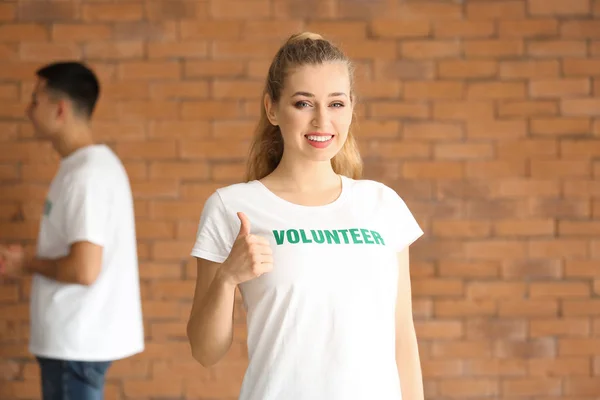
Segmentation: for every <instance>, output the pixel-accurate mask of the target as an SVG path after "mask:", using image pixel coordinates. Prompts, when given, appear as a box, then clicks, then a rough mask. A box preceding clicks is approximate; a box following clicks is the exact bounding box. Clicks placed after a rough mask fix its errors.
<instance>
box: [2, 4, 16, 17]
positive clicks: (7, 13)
mask: <svg viewBox="0 0 600 400" xmlns="http://www.w3.org/2000/svg"><path fill="white" fill-rule="evenodd" d="M16 6H17V5H16V4H0V21H12V20H14V19H15V18H16V16H17V7H16Z"/></svg>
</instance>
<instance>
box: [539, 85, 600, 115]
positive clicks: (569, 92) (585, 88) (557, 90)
mask: <svg viewBox="0 0 600 400" xmlns="http://www.w3.org/2000/svg"><path fill="white" fill-rule="evenodd" d="M590 93H591V84H590V81H589V80H588V79H577V78H573V79H554V80H548V79H543V80H542V79H540V80H537V79H536V80H534V81H531V82H530V83H529V94H530V95H531V96H532V97H537V98H564V97H573V96H584V95H587V94H590ZM566 104H567V105H568V104H569V103H568V102H567V103H566ZM565 106H566V105H565V103H562V104H561V109H562V111H563V112H565Z"/></svg>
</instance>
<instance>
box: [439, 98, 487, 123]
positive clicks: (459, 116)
mask: <svg viewBox="0 0 600 400" xmlns="http://www.w3.org/2000/svg"><path fill="white" fill-rule="evenodd" d="M433 117H434V119H436V120H450V121H469V120H475V119H481V120H492V119H493V118H494V104H493V103H492V102H484V101H464V102H462V101H436V102H435V103H434V106H433Z"/></svg>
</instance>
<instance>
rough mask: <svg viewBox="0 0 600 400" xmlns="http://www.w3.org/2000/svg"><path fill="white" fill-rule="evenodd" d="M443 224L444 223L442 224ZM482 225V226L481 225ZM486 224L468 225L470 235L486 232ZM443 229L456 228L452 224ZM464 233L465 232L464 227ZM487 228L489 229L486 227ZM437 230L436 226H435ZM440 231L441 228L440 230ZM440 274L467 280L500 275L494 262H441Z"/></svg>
mask: <svg viewBox="0 0 600 400" xmlns="http://www.w3.org/2000/svg"><path fill="white" fill-rule="evenodd" d="M442 224H443V222H442ZM479 224H480V225H479ZM484 224H487V223H486V222H479V223H478V225H476V226H475V227H473V226H470V225H468V224H467V227H468V228H469V229H468V230H466V232H467V233H468V234H471V233H473V232H475V233H480V232H486V233H487V229H486V230H484V229H483V228H484V226H485V225H484ZM442 228H450V229H452V228H455V226H453V225H452V224H449V226H448V225H447V226H442ZM462 228H463V232H465V230H464V227H462ZM486 228H487V227H486ZM434 230H435V225H434ZM438 231H439V228H438ZM446 232H449V231H446ZM438 273H439V275H440V276H447V277H466V278H494V277H498V275H499V264H498V263H497V262H494V261H477V262H475V261H440V262H439V264H438Z"/></svg>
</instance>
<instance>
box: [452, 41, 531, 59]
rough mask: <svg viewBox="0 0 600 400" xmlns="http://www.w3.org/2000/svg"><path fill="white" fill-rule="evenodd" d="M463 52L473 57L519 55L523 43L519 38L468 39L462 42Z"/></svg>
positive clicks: (522, 48) (521, 53)
mask: <svg viewBox="0 0 600 400" xmlns="http://www.w3.org/2000/svg"><path fill="white" fill-rule="evenodd" d="M464 52H465V55H466V56H467V57H473V58H504V57H516V56H521V55H523V53H524V44H523V42H522V41H521V40H514V39H497V40H470V41H465V42H464Z"/></svg>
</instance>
